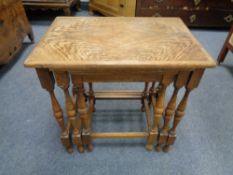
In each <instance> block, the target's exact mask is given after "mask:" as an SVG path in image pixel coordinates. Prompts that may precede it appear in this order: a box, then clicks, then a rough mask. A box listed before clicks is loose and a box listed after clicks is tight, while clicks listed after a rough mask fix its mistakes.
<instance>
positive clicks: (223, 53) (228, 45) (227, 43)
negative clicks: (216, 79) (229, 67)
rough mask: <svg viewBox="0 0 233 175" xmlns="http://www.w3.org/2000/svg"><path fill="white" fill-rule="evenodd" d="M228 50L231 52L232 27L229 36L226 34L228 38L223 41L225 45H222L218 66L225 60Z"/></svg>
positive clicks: (232, 42) (232, 48)
mask: <svg viewBox="0 0 233 175" xmlns="http://www.w3.org/2000/svg"><path fill="white" fill-rule="evenodd" d="M229 50H230V51H232V52H233V25H232V26H231V29H230V31H229V34H228V36H227V38H226V40H225V43H224V45H223V47H222V49H221V51H220V53H219V56H218V64H220V63H222V62H223V61H224V60H225V58H226V55H227V53H228V51H229Z"/></svg>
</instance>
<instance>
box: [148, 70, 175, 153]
mask: <svg viewBox="0 0 233 175" xmlns="http://www.w3.org/2000/svg"><path fill="white" fill-rule="evenodd" d="M172 79H173V76H171V75H164V76H163V79H162V81H161V82H160V87H161V88H160V89H159V91H158V97H157V99H156V104H155V106H154V122H153V126H152V129H151V131H150V134H149V136H148V139H147V145H146V149H147V150H148V151H151V150H152V149H153V144H154V142H155V140H156V139H157V137H158V133H159V123H160V119H161V117H162V114H163V111H164V97H165V92H166V88H167V86H168V85H169V84H170V83H171V81H172ZM152 98H154V97H152Z"/></svg>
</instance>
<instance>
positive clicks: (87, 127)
mask: <svg viewBox="0 0 233 175" xmlns="http://www.w3.org/2000/svg"><path fill="white" fill-rule="evenodd" d="M72 82H73V84H74V86H77V87H78V114H79V117H80V118H81V122H82V128H83V129H82V139H83V144H84V145H86V146H87V149H88V151H92V149H93V145H92V140H91V120H90V110H89V109H88V106H87V104H86V101H85V95H84V92H85V89H84V84H83V81H82V78H81V77H80V76H76V75H72Z"/></svg>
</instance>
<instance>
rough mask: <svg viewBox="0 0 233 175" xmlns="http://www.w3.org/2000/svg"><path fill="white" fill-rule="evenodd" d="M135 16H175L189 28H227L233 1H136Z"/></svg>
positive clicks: (232, 17)
mask: <svg viewBox="0 0 233 175" xmlns="http://www.w3.org/2000/svg"><path fill="white" fill-rule="evenodd" d="M136 16H155V17H157V16H164V17H171V16H175V17H181V18H182V20H183V21H184V22H185V23H186V24H187V25H188V26H191V27H229V26H230V25H231V24H232V22H233V0H222V1H218V0H205V1H204V0H190V1H187V0H137V7H136Z"/></svg>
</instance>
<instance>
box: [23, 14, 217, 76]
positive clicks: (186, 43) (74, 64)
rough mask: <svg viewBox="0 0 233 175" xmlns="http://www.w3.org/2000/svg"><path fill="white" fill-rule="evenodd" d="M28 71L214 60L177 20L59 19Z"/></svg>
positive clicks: (37, 49) (211, 64) (147, 66)
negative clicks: (31, 68)
mask: <svg viewBox="0 0 233 175" xmlns="http://www.w3.org/2000/svg"><path fill="white" fill-rule="evenodd" d="M25 66H26V67H36V68H50V69H70V70H71V69H72V70H75V69H77V70H81V71H84V72H85V70H90V69H91V70H93V71H95V70H99V69H100V68H101V70H102V71H104V69H105V68H106V70H107V69H117V70H121V69H122V70H124V69H132V70H140V69H142V68H143V69H147V70H150V69H151V70H154V69H157V68H160V69H171V68H174V69H177V68H184V69H190V68H191V69H192V68H207V67H214V66H215V62H214V61H213V59H212V58H211V56H210V55H209V54H208V53H207V52H206V51H205V49H204V48H203V47H202V46H201V44H200V43H199V42H198V41H197V40H196V39H195V38H194V37H193V35H192V34H191V32H190V31H189V30H188V28H187V27H186V26H185V25H184V23H183V22H182V21H181V20H180V19H179V18H146V17H142V18H140V17H137V18H135V17H57V18H56V19H55V21H54V22H53V24H52V25H51V26H50V28H49V30H48V31H47V33H46V34H45V35H44V37H43V38H42V39H41V41H40V42H39V43H38V44H37V46H36V47H35V48H34V49H33V51H32V53H31V54H30V55H29V57H28V58H27V60H26V61H25Z"/></svg>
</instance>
